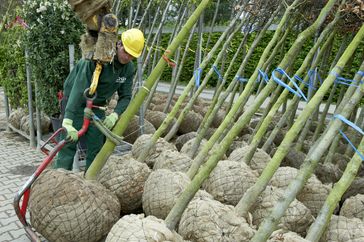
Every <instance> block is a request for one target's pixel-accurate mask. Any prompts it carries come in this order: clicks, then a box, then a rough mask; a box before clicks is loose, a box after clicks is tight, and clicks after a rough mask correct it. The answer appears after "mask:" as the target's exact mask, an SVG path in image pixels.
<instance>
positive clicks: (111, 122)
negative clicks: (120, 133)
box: [103, 112, 119, 129]
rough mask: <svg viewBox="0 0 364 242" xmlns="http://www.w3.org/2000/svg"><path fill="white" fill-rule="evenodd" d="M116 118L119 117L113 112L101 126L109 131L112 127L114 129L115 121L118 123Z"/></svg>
mask: <svg viewBox="0 0 364 242" xmlns="http://www.w3.org/2000/svg"><path fill="white" fill-rule="evenodd" d="M118 118H119V115H118V114H117V113H115V112H113V113H112V114H110V115H107V116H106V118H105V119H104V122H103V124H104V125H105V127H106V128H108V129H111V128H112V127H114V125H115V123H116V121H118Z"/></svg>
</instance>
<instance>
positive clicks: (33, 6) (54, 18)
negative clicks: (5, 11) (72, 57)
mask: <svg viewBox="0 0 364 242" xmlns="http://www.w3.org/2000/svg"><path fill="white" fill-rule="evenodd" d="M22 16H24V18H25V21H26V22H27V23H28V25H29V31H27V34H26V38H25V46H27V49H28V51H29V62H30V63H31V66H32V74H33V78H34V80H35V81H36V82H37V84H38V93H37V100H39V103H40V108H41V109H42V110H43V111H44V112H45V113H46V114H48V115H53V114H55V113H57V112H59V109H58V100H57V92H58V91H60V90H62V89H63V81H64V80H65V79H66V77H67V75H68V73H69V59H68V45H69V44H74V45H77V44H78V43H79V42H80V34H81V33H82V32H83V26H82V24H81V22H80V21H79V19H78V18H77V17H76V16H75V15H74V12H73V11H72V10H71V8H70V6H69V5H68V3H67V1H62V0H51V1H45V0H31V1H26V2H25V3H24V7H23V14H22ZM78 56H79V53H76V58H77V57H78Z"/></svg>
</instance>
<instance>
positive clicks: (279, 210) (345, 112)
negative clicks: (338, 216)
mask: <svg viewBox="0 0 364 242" xmlns="http://www.w3.org/2000/svg"><path fill="white" fill-rule="evenodd" d="M360 32H361V33H360ZM363 37H364V26H363V27H362V28H361V30H360V31H359V33H358V34H357V36H356V38H354V40H353V41H352V43H351V44H350V45H349V47H348V49H347V51H345V52H344V54H343V56H342V57H341V58H340V60H339V62H338V65H337V66H336V68H335V69H336V70H337V69H338V67H340V68H342V67H344V66H345V64H346V63H345V62H347V60H348V57H349V56H350V55H351V54H353V52H354V51H355V49H356V48H357V46H358V45H359V43H360V41H361V40H362V39H363ZM334 78H335V75H333V74H330V76H329V77H328V78H326V80H325V82H326V81H327V80H328V79H334ZM319 92H320V90H319V91H318V93H317V94H316V95H315V97H316V96H318V95H319ZM363 94H364V85H362V88H361V92H355V93H354V95H353V96H352V98H351V99H350V103H347V105H342V106H341V109H340V112H339V113H341V115H342V116H343V117H346V118H347V117H348V116H349V115H350V113H351V112H352V111H353V109H354V107H355V105H356V104H358V103H359V102H360V100H361V98H362V97H363ZM315 97H314V98H315ZM314 98H313V99H312V100H313V102H314ZM301 116H302V115H301ZM341 125H342V122H341V121H340V120H339V119H335V120H333V121H332V122H331V125H330V127H329V128H328V130H327V132H326V133H325V135H324V137H322V138H321V139H320V140H319V141H318V142H316V144H315V145H313V146H312V149H311V150H310V152H309V155H308V157H307V158H306V159H305V161H304V163H303V165H302V166H301V169H300V170H299V171H298V174H297V176H296V178H295V179H294V180H293V181H292V182H291V183H290V184H289V185H288V187H287V189H286V190H285V192H284V195H283V199H281V200H279V201H278V202H277V203H276V205H275V206H274V208H273V209H272V212H271V214H270V215H269V216H268V217H266V218H265V219H264V221H263V222H262V223H261V224H260V226H259V230H258V231H257V233H256V234H255V236H254V237H253V239H252V240H251V241H253V242H258V241H266V240H267V239H268V237H269V236H270V234H271V233H272V232H273V230H274V228H275V227H276V225H277V224H278V223H279V220H280V218H281V217H282V216H283V215H284V213H285V211H286V210H287V209H288V207H289V205H290V204H291V202H292V201H293V200H294V199H295V198H296V196H297V194H298V193H299V192H300V191H301V190H302V188H303V186H304V185H305V183H306V182H307V180H308V178H309V177H310V176H311V175H312V173H313V171H314V169H315V168H316V166H317V164H318V163H319V161H320V158H321V157H322V155H323V154H324V152H325V150H326V149H327V148H328V147H329V145H330V141H332V140H333V139H334V138H335V136H336V135H337V132H338V130H339V129H340V127H341ZM292 129H293V127H292ZM287 136H288V134H287ZM287 136H286V137H287ZM352 178H354V177H352ZM343 192H344V191H343ZM343 192H342V193H343ZM341 195H342V194H341ZM340 197H341V196H340ZM332 205H336V203H335V204H332ZM332 209H334V207H333V208H332ZM325 212H327V211H325ZM327 222H328V221H327ZM316 232H317V231H316ZM322 232H323V230H322V231H321V233H322ZM311 235H312V234H311ZM320 236H321V234H320ZM320 236H318V237H316V236H315V238H316V240H314V241H317V240H318V239H319V237H320ZM310 241H312V240H311V239H310Z"/></svg>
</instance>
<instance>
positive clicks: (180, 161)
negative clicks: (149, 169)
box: [153, 150, 192, 173]
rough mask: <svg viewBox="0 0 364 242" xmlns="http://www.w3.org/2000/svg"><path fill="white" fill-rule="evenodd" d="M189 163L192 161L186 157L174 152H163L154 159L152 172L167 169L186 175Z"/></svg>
mask: <svg viewBox="0 0 364 242" xmlns="http://www.w3.org/2000/svg"><path fill="white" fill-rule="evenodd" d="M191 163H192V159H191V158H190V157H189V156H188V155H186V154H183V153H180V152H178V151H176V150H165V151H163V152H162V153H161V154H160V155H159V156H158V158H157V159H156V161H155V163H154V167H153V170H157V169H168V170H171V171H178V172H183V173H186V172H187V171H188V169H189V168H190V166H191Z"/></svg>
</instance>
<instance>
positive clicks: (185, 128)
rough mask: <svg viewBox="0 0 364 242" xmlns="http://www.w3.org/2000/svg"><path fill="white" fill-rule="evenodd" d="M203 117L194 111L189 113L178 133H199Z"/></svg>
mask: <svg viewBox="0 0 364 242" xmlns="http://www.w3.org/2000/svg"><path fill="white" fill-rule="evenodd" d="M202 119H203V117H202V115H201V114H199V113H196V112H194V111H189V112H188V113H187V115H186V116H185V118H184V119H183V120H182V122H181V124H180V126H179V128H178V133H180V134H187V133H189V132H194V131H197V129H198V127H199V126H200V124H201V122H202Z"/></svg>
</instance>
